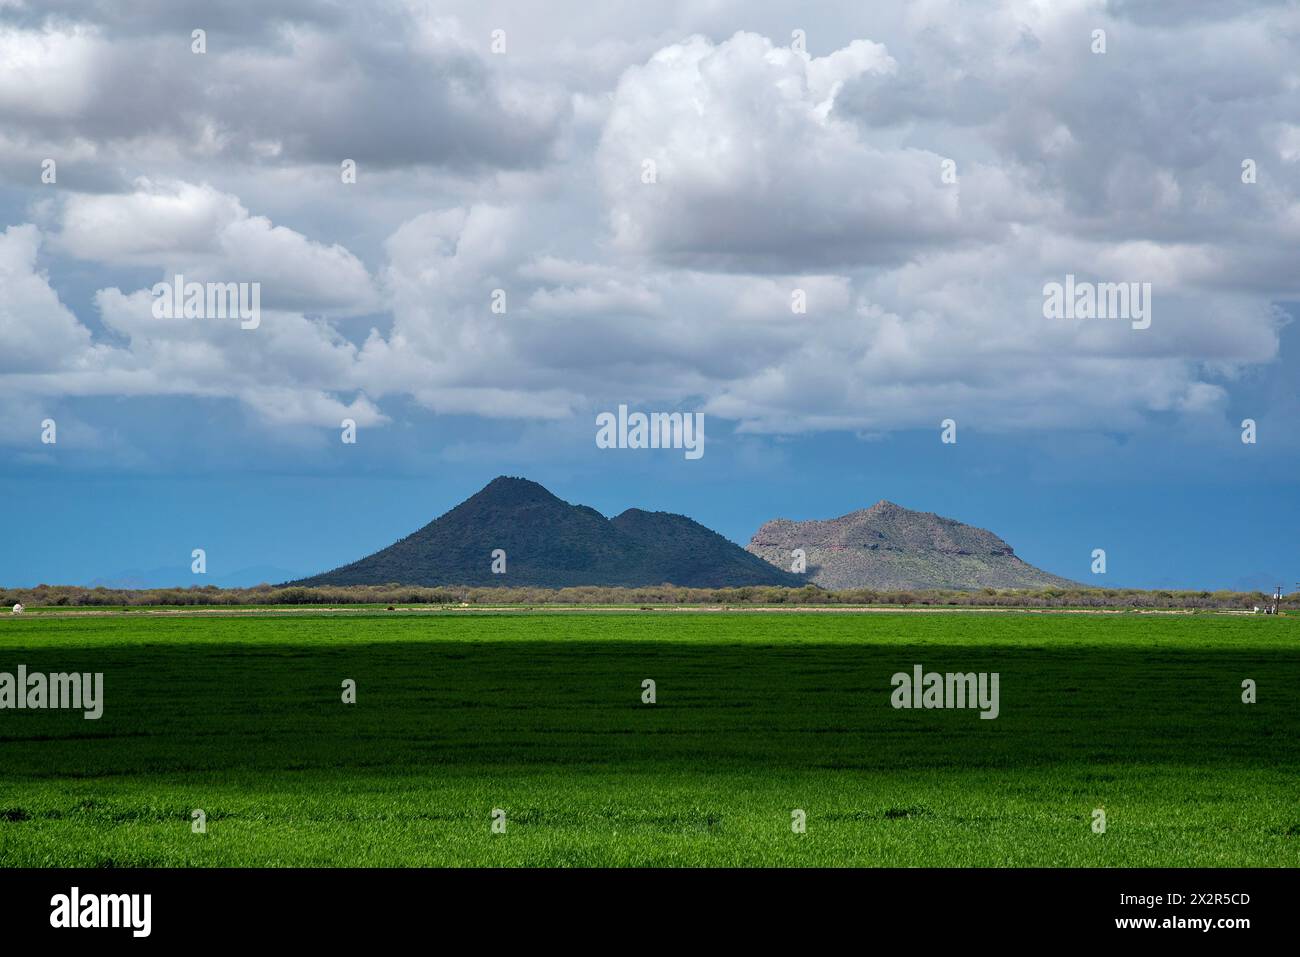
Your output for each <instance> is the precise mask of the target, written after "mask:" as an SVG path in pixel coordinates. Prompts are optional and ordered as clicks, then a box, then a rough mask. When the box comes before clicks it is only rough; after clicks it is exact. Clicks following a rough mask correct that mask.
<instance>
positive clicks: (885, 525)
mask: <svg viewBox="0 0 1300 957" xmlns="http://www.w3.org/2000/svg"><path fill="white" fill-rule="evenodd" d="M796 548H802V549H803V550H804V552H805V554H806V561H807V574H806V576H805V577H806V578H807V579H808V580H810V581H812V582H813V583H814V584H817V585H821V586H822V587H823V588H828V589H832V590H837V589H844V588H893V589H918V588H985V587H991V588H1045V587H1048V586H1061V587H1077V586H1078V583H1077V582H1072V581H1069V580H1068V579H1065V578H1061V577H1059V576H1057V575H1052V574H1050V573H1048V572H1045V571H1043V570H1042V569H1039V568H1035V567H1034V566H1033V565H1029V564H1026V563H1025V562H1023V561H1021V560H1020V559H1019V558H1017V557H1016V555H1015V552H1014V551H1013V550H1012V548H1011V546H1010V545H1008V544H1007V543H1006V542H1004V541H1003V540H1002V539H1000V538H998V536H996V535H994V534H993V533H992V532H988V531H985V530H984V529H982V528H975V527H974V526H972V525H963V524H962V523H961V522H958V521H954V520H953V519H951V518H943V517H941V516H939V515H935V514H934V513H933V512H914V511H912V510H911V509H906V508H902V507H901V506H898V505H895V504H894V503H893V502H885V501H880V502H877V503H876V504H875V505H873V506H871V508H864V509H860V510H859V511H856V512H850V513H849V514H848V515H844V516H841V517H840V518H832V519H829V520H827V521H813V522H792V521H790V520H788V519H784V518H778V519H775V520H773V521H770V522H767V523H766V524H764V525H763V527H762V528H760V529H759V530H758V531H757V532H756V533H755V535H754V537H753V539H752V540H751V541H750V543H749V545H748V547H747V551H749V552H750V553H751V554H753V555H757V556H759V557H760V558H763V559H766V560H767V561H769V562H771V563H772V564H773V565H774V566H777V567H779V568H782V569H788V568H790V567H791V564H792V561H793V560H792V558H791V552H792V551H794V549H796Z"/></svg>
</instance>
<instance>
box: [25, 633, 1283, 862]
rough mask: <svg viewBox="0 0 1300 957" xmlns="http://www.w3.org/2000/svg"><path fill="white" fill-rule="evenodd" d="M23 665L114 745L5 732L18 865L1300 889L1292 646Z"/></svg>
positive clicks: (372, 648)
mask: <svg viewBox="0 0 1300 957" xmlns="http://www.w3.org/2000/svg"><path fill="white" fill-rule="evenodd" d="M19 665H24V666H26V670H27V672H28V673H35V672H45V673H50V672H72V671H76V672H87V673H94V672H102V673H103V676H104V677H103V715H102V717H100V718H99V719H98V720H87V719H85V718H84V717H83V715H82V712H81V711H79V710H30V709H25V710H15V709H12V708H6V709H4V710H0V864H4V865H7V866H92V867H97V866H104V867H108V866H113V867H133V866H186V867H189V866H236V865H251V866H282V865H302V866H312V865H338V866H360V865H394V866H426V865H453V866H519V865H528V866H533V865H542V866H588V865H629V866H677V865H721V866H754V865H758V866H766V865H781V866H838V865H856V866H886V865H887V866H908V865H919V866H1003V865H1019V866H1183V865H1199V866H1269V867H1275V866H1287V867H1294V866H1297V865H1300V707H1297V699H1298V693H1300V618H1295V617H1285V616H1283V617H1276V618H1273V617H1270V618H1265V617H1262V616H1217V615H1183V616H1157V615H1135V614H1128V615H1095V616H1094V615H1064V614H1032V615H1030V614H963V613H935V614H902V613H897V614H895V613H879V614H869V615H868V614H853V613H843V614H802V613H797V612H764V613H725V612H723V613H712V614H690V613H674V612H670V611H646V612H637V611H625V612H623V611H620V612H605V613H599V614H590V613H581V612H561V613H556V612H551V613H544V614H543V613H538V614H531V613H527V612H514V613H503V614H480V613H473V612H469V613H467V612H455V613H453V612H441V613H425V612H418V613H402V612H400V611H399V612H383V611H360V612H353V613H347V614H331V613H325V612H313V613H299V614H292V615H289V614H285V615H281V614H276V613H265V614H261V615H245V616H228V617H221V616H207V617H200V616H188V615H183V614H178V615H168V616H147V615H143V614H138V613H127V614H109V615H99V616H86V617H42V616H40V615H35V616H33V615H25V616H22V617H6V618H5V619H3V620H0V672H7V673H16V671H17V668H18V666H19ZM917 665H920V666H922V667H923V669H924V671H926V672H930V671H937V672H959V673H968V672H975V673H997V674H998V675H999V703H998V714H997V717H996V719H993V720H990V719H983V718H981V717H980V711H979V710H978V709H972V708H928V709H927V708H920V709H917V708H895V707H894V706H893V703H892V701H893V696H894V687H893V683H892V681H891V679H892V676H893V675H894V674H896V673H906V674H908V675H910V674H912V672H913V669H914V667H915V666H917ZM647 679H649V680H651V681H653V682H654V692H655V700H654V703H645V702H644V701H643V694H644V693H645V692H643V682H645V681H646V680H647ZM1247 679H1249V680H1251V681H1253V682H1255V685H1256V687H1257V695H1258V700H1257V702H1256V703H1253V704H1251V703H1244V702H1243V700H1242V696H1243V690H1242V686H1243V681H1246V680H1247ZM347 681H353V682H355V689H356V700H355V703H345V702H344V700H343V697H344V683H345V682H347ZM196 810H202V811H203V817H204V820H205V821H206V829H205V831H204V832H202V833H196V831H195V830H194V821H193V812H194V811H196ZM494 812H496V813H495V815H494ZM796 812H802V813H803V819H804V820H805V821H806V831H805V832H804V833H799V832H797V830H796V828H795V827H793V826H792V822H796V821H797V819H799V818H800V815H799V814H797V813H796ZM1098 812H1101V813H1100V814H1099V813H1098ZM1103 815H1104V829H1102V828H1100V826H1099V822H1100V821H1101V820H1102V819H1103ZM494 820H495V821H496V823H497V827H496V828H495V829H494V826H493V825H494Z"/></svg>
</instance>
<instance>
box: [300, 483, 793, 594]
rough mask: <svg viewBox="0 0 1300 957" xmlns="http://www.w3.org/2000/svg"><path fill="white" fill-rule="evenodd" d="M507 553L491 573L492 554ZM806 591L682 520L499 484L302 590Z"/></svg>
mask: <svg viewBox="0 0 1300 957" xmlns="http://www.w3.org/2000/svg"><path fill="white" fill-rule="evenodd" d="M496 549H502V550H504V551H505V553H506V558H505V561H506V571H505V574H493V572H492V553H493V551H494V550H496ZM389 583H397V584H402V585H520V586H523V585H527V586H533V587H541V588H564V587H568V586H572V585H627V586H635V585H662V584H673V585H680V586H683V587H688V588H722V587H729V586H738V585H796V586H797V585H803V584H806V582H804V581H802V580H801V579H800V578H799V577H798V576H796V575H791V574H789V573H788V572H785V571H783V570H781V569H779V568H775V567H773V566H772V565H769V564H768V563H767V562H765V561H763V559H762V558H759V557H758V556H757V555H751V554H750V553H749V552H747V551H745V550H744V549H743V548H741V547H740V546H739V545H736V544H734V543H732V542H729V541H727V539H725V538H723V537H722V536H721V535H719V534H717V533H716V532H713V531H710V530H709V529H707V528H705V527H704V526H703V525H700V524H699V523H698V522H693V521H691V520H690V519H689V518H686V517H685V516H684V515H672V514H669V513H667V512H644V511H641V510H640V509H635V508H633V509H628V510H627V511H626V512H623V513H622V514H621V515H618V516H615V517H614V518H612V519H608V518H605V516H603V515H601V514H600V513H599V512H597V511H596V510H595V509H593V508H588V507H587V506H585V505H570V504H569V503H568V502H564V501H561V500H560V499H558V498H556V497H555V496H554V495H552V494H551V493H550V492H548V491H547V490H546V489H544V488H543V487H542V486H540V485H538V484H537V483H536V482H530V481H528V480H527V479H521V478H506V477H505V476H502V477H500V478H496V479H493V480H492V481H491V482H490V483H488V485H487V486H485V487H484V488H483V490H482V491H480V492H478V493H477V494H475V495H473V496H471V497H470V498H468V499H466V500H465V501H464V502H462V503H461V504H459V505H457V506H456V507H455V508H453V509H452V510H451V511H450V512H448V513H447V514H445V515H443V516H442V517H441V518H438V519H435V520H434V521H432V522H430V523H429V524H428V525H426V526H424V528H422V529H420V530H419V531H417V532H414V533H412V534H411V535H408V536H407V537H406V538H403V539H402V540H401V541H399V542H395V543H394V544H392V545H390V546H388V547H387V548H385V549H383V550H382V551H378V552H375V553H374V554H373V555H370V556H367V557H366V558H363V559H361V560H360V561H356V562H353V563H352V564H351V565H345V566H343V567H342V568H336V569H335V570H334V571H330V572H325V573H324V574H321V575H315V576H313V577H311V578H304V579H302V580H301V581H297V582H293V583H292V584H295V585H383V584H389Z"/></svg>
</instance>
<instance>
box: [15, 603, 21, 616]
mask: <svg viewBox="0 0 1300 957" xmlns="http://www.w3.org/2000/svg"><path fill="white" fill-rule="evenodd" d="M22 613H23V606H22V604H21V603H19V604H17V605H14V614H15V615H21V614H22Z"/></svg>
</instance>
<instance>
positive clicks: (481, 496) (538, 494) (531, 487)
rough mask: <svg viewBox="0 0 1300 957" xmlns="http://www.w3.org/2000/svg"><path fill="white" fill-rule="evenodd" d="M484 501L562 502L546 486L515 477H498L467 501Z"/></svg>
mask: <svg viewBox="0 0 1300 957" xmlns="http://www.w3.org/2000/svg"><path fill="white" fill-rule="evenodd" d="M484 500H490V501H494V502H529V501H543V502H558V501H560V499H558V498H556V497H555V496H554V495H552V494H551V492H550V491H549V490H548V489H547V488H546V487H545V486H543V485H539V484H537V483H536V482H533V481H530V480H529V479H526V478H518V477H516V476H513V475H498V476H497V477H496V478H494V479H493V480H492V481H490V482H488V483H487V485H484V486H483V487H482V488H481V489H479V490H478V491H477V492H476V493H474V495H473V496H471V497H470V498H469V499H468V500H467V501H469V502H473V501H479V502H482V501H484Z"/></svg>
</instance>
